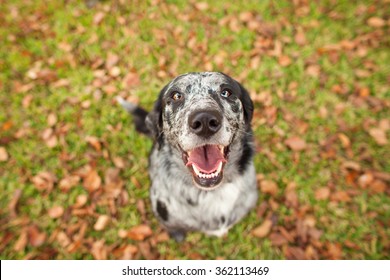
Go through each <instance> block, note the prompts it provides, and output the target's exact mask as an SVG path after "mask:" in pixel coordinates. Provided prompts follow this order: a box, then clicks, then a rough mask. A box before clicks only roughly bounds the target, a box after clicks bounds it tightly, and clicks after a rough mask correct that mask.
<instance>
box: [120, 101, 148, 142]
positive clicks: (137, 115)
mask: <svg viewBox="0 0 390 280" xmlns="http://www.w3.org/2000/svg"><path fill="white" fill-rule="evenodd" d="M116 100H117V101H118V103H119V104H120V105H121V106H122V107H123V108H124V109H125V110H126V111H127V112H129V113H130V114H131V115H132V116H133V119H134V124H135V129H136V130H137V131H138V132H141V133H143V134H146V135H148V136H150V134H151V132H150V130H149V129H148V127H147V126H146V122H145V120H146V116H147V115H148V112H147V111H146V110H144V109H143V108H141V107H139V106H137V105H136V104H133V103H131V102H128V101H126V100H124V99H123V98H122V97H120V96H118V97H117V98H116Z"/></svg>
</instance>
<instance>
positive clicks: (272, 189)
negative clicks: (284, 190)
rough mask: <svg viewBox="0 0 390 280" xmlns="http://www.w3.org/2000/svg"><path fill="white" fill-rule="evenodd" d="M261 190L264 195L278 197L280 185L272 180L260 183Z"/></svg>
mask: <svg viewBox="0 0 390 280" xmlns="http://www.w3.org/2000/svg"><path fill="white" fill-rule="evenodd" d="M260 189H261V191H262V192H263V193H268V194H270V195H272V196H276V194H277V193H278V185H277V184H276V183H275V182H274V181H271V180H263V181H261V182H260Z"/></svg>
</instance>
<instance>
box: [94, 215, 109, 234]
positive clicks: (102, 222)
mask: <svg viewBox="0 0 390 280" xmlns="http://www.w3.org/2000/svg"><path fill="white" fill-rule="evenodd" d="M109 222H110V217H109V216H107V215H100V216H99V217H98V219H97V221H96V223H95V225H94V226H93V228H94V229H95V230H97V231H102V230H103V229H105V227H106V226H107V225H108V223H109Z"/></svg>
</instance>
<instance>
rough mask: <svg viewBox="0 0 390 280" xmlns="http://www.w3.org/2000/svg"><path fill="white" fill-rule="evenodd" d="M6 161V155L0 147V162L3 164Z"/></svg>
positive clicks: (5, 151) (3, 148)
mask: <svg viewBox="0 0 390 280" xmlns="http://www.w3.org/2000/svg"><path fill="white" fill-rule="evenodd" d="M7 160H8V153H7V150H6V149H5V147H0V162H1V161H2V162H4V161H7Z"/></svg>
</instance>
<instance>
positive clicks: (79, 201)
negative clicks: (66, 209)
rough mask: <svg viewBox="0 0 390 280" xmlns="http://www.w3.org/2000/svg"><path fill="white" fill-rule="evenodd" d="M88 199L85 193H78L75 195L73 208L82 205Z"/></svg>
mask: <svg viewBox="0 0 390 280" xmlns="http://www.w3.org/2000/svg"><path fill="white" fill-rule="evenodd" d="M87 201H88V196H87V195H86V194H80V195H78V196H77V197H76V203H75V204H74V205H73V207H74V208H81V207H83V206H84V205H85V204H86V203H87Z"/></svg>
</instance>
